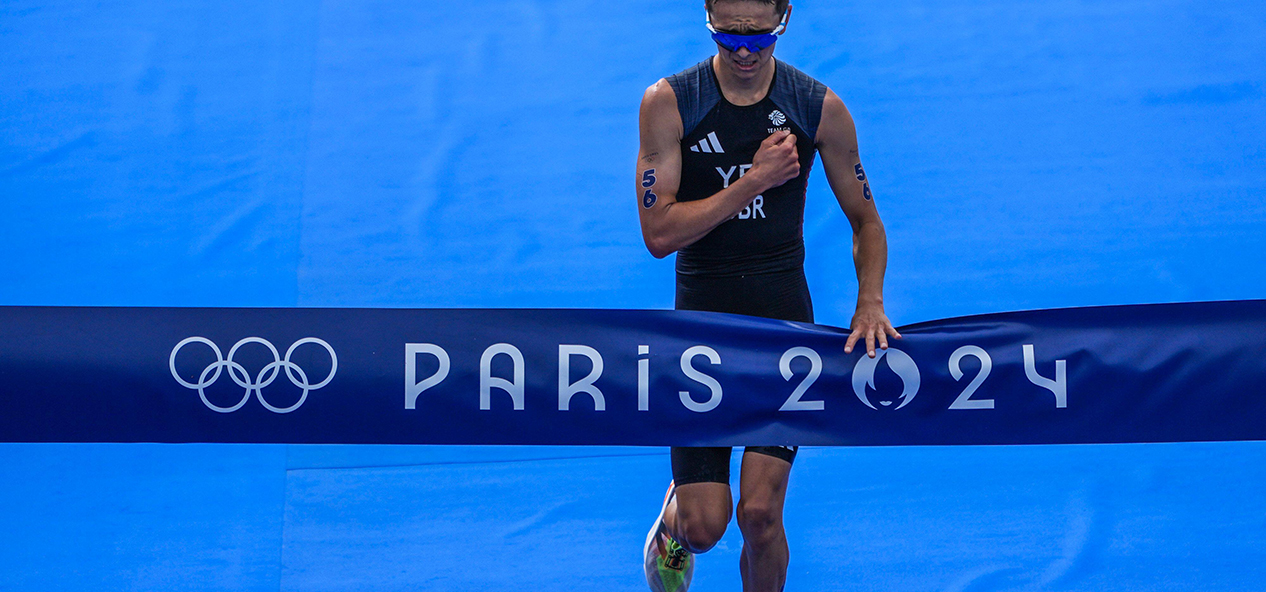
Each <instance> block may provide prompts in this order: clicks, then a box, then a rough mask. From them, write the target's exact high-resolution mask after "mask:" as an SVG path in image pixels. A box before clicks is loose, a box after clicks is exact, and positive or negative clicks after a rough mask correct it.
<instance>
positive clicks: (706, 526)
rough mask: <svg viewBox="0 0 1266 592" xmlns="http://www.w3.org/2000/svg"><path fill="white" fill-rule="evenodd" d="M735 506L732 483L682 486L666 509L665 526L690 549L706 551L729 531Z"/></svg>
mask: <svg viewBox="0 0 1266 592" xmlns="http://www.w3.org/2000/svg"><path fill="white" fill-rule="evenodd" d="M733 505H734V498H733V497H732V496H731V495H730V485H729V484H728V483H688V484H686V485H680V486H678V487H677V497H676V499H674V500H673V501H671V502H669V504H668V509H667V510H666V511H665V512H664V526H665V527H667V529H668V534H669V535H671V536H672V537H673V538H674V539H677V542H678V543H681V546H683V547H685V548H686V550H687V551H690V552H691V553H703V552H705V551H707V550H708V549H711V548H712V547H713V546H715V545H716V544H717V541H719V540H721V537H722V536H723V535H724V534H725V527H726V526H727V525H729V523H730V508H732V507H733Z"/></svg>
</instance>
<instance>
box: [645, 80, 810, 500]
mask: <svg viewBox="0 0 1266 592" xmlns="http://www.w3.org/2000/svg"><path fill="white" fill-rule="evenodd" d="M668 84H669V85H671V86H672V89H673V92H674V93H675V94H676V95H677V111H678V113H679V114H680V115H681V123H682V129H683V133H684V135H683V137H682V139H681V187H680V189H679V190H678V192H677V201H692V200H697V199H703V198H706V197H710V196H712V195H714V194H716V193H717V192H719V191H721V190H722V189H724V188H726V187H728V186H729V185H730V183H733V182H735V181H737V180H738V179H739V177H741V176H743V174H744V173H746V172H747V171H748V169H750V168H751V167H752V158H753V157H754V156H755V155H756V151H757V149H759V148H760V144H761V142H763V141H764V140H765V139H766V138H768V137H769V136H770V134H773V133H774V132H776V131H778V130H790V131H791V133H793V134H795V135H796V150H797V151H798V153H799V155H800V176H798V177H796V178H795V179H792V180H790V181H787V182H786V183H784V184H783V185H780V186H778V187H775V188H773V189H769V190H767V191H765V192H764V193H762V194H761V195H759V196H757V197H756V199H755V200H753V201H752V203H751V204H749V205H748V207H747V208H745V209H744V210H743V211H741V212H739V213H738V215H737V216H735V217H733V218H731V219H729V220H727V221H725V222H723V223H722V224H721V225H720V226H717V227H716V228H714V229H712V231H711V232H709V233H708V234H707V235H706V236H704V237H703V238H701V239H699V240H698V241H696V242H695V243H694V244H692V245H690V246H687V247H684V248H682V249H681V250H679V251H678V252H677V299H676V300H677V303H676V308H677V309H678V310H706V311H713V312H728V313H736V314H744V315H751V316H758V317H767V318H771V319H781V320H787V321H801V322H806V323H812V322H813V303H812V302H811V301H810V300H809V287H808V285H807V284H806V283H805V278H804V232H803V230H804V202H805V190H806V188H807V186H808V181H809V169H810V168H811V167H812V166H813V160H814V157H815V155H816V150H815V148H814V138H815V137H816V135H817V131H818V123H819V122H820V121H821V119H822V101H823V99H824V98H825V97H826V90H827V89H826V86H825V85H823V84H822V83H821V82H818V81H817V80H814V79H813V78H810V77H809V76H808V75H806V74H804V73H803V72H801V71H799V70H797V69H795V68H793V67H791V66H789V65H787V64H786V63H784V62H778V61H775V62H774V79H773V82H772V83H771V84H770V89H769V92H767V93H766V95H765V98H764V99H762V100H761V101H760V102H759V103H756V104H754V105H748V106H745V107H740V106H737V105H734V104H732V103H730V102H729V101H727V100H725V97H724V96H723V95H722V94H721V92H720V85H719V84H718V83H717V79H716V73H715V72H714V71H713V69H712V58H708V59H707V60H704V61H703V62H700V63H699V64H697V65H695V66H693V67H691V68H689V69H687V70H685V71H684V72H681V73H679V74H675V75H673V76H670V77H668ZM747 450H748V451H749V452H758V453H761V454H768V455H770V456H775V457H778V458H782V459H784V460H786V461H788V462H791V461H792V460H793V459H794V458H795V454H796V449H795V447H781V446H760V447H757V446H752V447H748V448H747ZM672 461H673V480H674V481H675V482H676V484H677V485H683V484H686V483H698V482H718V483H729V480H730V448H673V449H672Z"/></svg>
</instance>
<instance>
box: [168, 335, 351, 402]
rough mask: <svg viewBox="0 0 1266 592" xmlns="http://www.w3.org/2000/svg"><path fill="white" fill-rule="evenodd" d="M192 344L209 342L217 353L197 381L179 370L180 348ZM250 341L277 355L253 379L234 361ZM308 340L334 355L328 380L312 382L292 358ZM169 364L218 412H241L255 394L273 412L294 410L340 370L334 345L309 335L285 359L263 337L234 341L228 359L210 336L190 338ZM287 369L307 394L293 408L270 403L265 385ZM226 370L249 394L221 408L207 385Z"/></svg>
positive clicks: (178, 376) (184, 341) (289, 376)
mask: <svg viewBox="0 0 1266 592" xmlns="http://www.w3.org/2000/svg"><path fill="white" fill-rule="evenodd" d="M190 343H202V344H205V345H207V346H208V347H210V348H211V351H212V352H215V361H214V362H212V363H211V364H210V365H209V366H207V367H206V369H204V370H203V371H202V374H200V375H199V376H198V382H196V383H194V382H189V381H187V380H185V379H183V378H181V377H180V374H179V373H177V372H176V354H178V353H180V350H181V349H182V348H184V347H185V346H186V345H189V344H190ZM248 343H258V344H261V345H264V346H266V347H267V348H268V351H270V352H272V354H273V361H272V362H271V363H269V364H268V365H266V366H264V368H263V369H262V370H260V371H259V374H258V375H257V376H255V379H254V380H251V376H250V374H247V372H246V368H245V367H243V366H242V365H241V364H238V363H237V362H234V361H233V356H234V354H236V353H237V350H239V349H241V347H242V346H243V345H246V344H248ZM306 343H315V344H317V345H320V346H321V347H324V348H325V351H327V352H329V354H330V374H329V376H326V377H325V380H322V381H321V382H318V383H316V384H310V383H309V382H308V375H307V373H305V372H304V371H303V368H300V367H299V365H298V364H295V363H293V362H291V361H290V356H291V354H293V353H294V352H295V350H296V349H298V347H299V346H301V345H304V344H306ZM168 366H169V367H170V368H171V375H172V377H174V378H175V379H176V382H179V383H180V386H183V387H185V388H187V389H190V390H196V391H198V397H200V398H201V399H202V403H203V404H204V405H206V406H207V408H208V409H211V410H212V411H217V412H219V413H232V412H234V411H237V410H238V409H241V408H242V406H243V405H245V404H246V402H247V401H249V400H250V399H251V393H255V397H256V398H258V399H259V402H260V403H261V404H262V405H263V406H264V407H265V408H266V409H268V410H269V411H272V412H273V413H290V412H291V411H294V410H295V409H298V408H299V406H300V405H303V402H304V401H306V400H307V399H308V393H309V392H311V391H315V390H317V389H319V388H322V387H324V386H325V385H327V384H330V381H331V380H334V373H335V372H337V371H338V356H336V355H334V348H332V347H330V344H328V343H326V342H324V341H322V340H320V339H317V338H315V337H306V338H304V339H300V340H299V341H296V342H295V343H294V345H291V346H290V349H287V350H286V357H285V358H282V357H281V355H280V354H278V353H277V348H275V347H273V344H271V343H269V342H268V341H267V340H265V339H263V338H260V337H247V338H246V339H243V340H241V341H239V342H237V343H236V344H234V345H233V347H232V349H230V350H229V356H228V357H227V358H225V357H224V356H223V355H222V354H221V353H220V348H219V347H217V346H216V345H215V343H213V342H212V341H211V340H210V339H207V338H205V337H190V338H188V339H185V340H183V341H181V342H180V343H177V344H176V347H175V348H174V349H172V350H171V358H170V359H169V360H168ZM283 368H284V369H285V370H286V377H287V378H289V379H290V382H292V383H294V385H295V386H297V387H299V388H300V389H303V394H302V395H301V396H300V397H299V401H298V402H296V403H295V404H294V405H291V406H289V407H275V406H273V405H272V404H270V403H269V402H268V400H266V399H264V392H263V391H264V388H265V387H267V386H268V385H270V384H272V383H273V381H274V380H276V379H277V375H278V374H280V370H281V369H283ZM225 369H228V375H229V378H231V379H233V382H235V383H237V386H240V387H242V388H244V389H246V394H245V395H243V396H242V400H241V401H238V402H237V404H236V405H233V406H232V407H220V406H218V405H216V404H215V403H212V402H211V401H209V400H207V393H206V388H207V387H209V386H211V385H212V384H214V383H215V381H216V380H218V379H219V378H220V373H221V372H224V370H225Z"/></svg>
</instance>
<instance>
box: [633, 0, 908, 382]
mask: <svg viewBox="0 0 1266 592" xmlns="http://www.w3.org/2000/svg"><path fill="white" fill-rule="evenodd" d="M790 10H791V8H790V7H788V12H789V13H790ZM771 12H772V11H769V10H768V5H764V4H760V3H755V2H719V3H716V4H715V5H714V6H713V11H712V23H713V26H714V27H715V28H716V29H717V30H719V31H727V32H734V33H752V32H756V31H768V30H772V29H773V28H774V27H776V26H777V25H778V20H777V15H771V14H770V13H771ZM788 20H790V14H788ZM775 45H776V44H775ZM774 47H775V46H770V47H767V48H765V49H763V50H761V51H760V52H759V53H755V54H753V53H751V52H750V51H748V50H747V49H746V48H742V47H740V48H739V49H738V51H729V50H727V49H725V48H724V47H721V46H720V45H718V46H717V55H716V56H715V57H713V58H712V60H713V62H712V64H713V69H714V70H715V71H716V74H717V79H718V81H719V82H720V83H721V84H720V87H721V92H722V93H723V94H724V95H725V98H726V100H728V101H730V102H731V103H734V104H735V105H751V104H755V103H757V102H759V101H760V100H761V99H762V98H764V95H765V93H766V92H767V89H768V88H769V83H770V81H771V80H773V76H774V67H773V53H774ZM638 128H639V134H640V137H641V147H640V149H639V151H638V158H637V196H638V202H639V203H638V212H639V216H640V220H641V226H642V239H643V240H644V241H645V243H646V248H647V249H648V250H649V251H650V252H651V254H652V255H654V256H655V257H657V258H663V257H667V256H668V255H670V254H672V253H674V252H676V251H677V250H678V249H680V248H682V247H685V246H687V245H690V244H692V243H694V242H695V241H697V240H699V239H700V238H703V237H704V236H705V235H707V234H708V233H709V232H711V231H712V229H713V228H716V227H717V226H719V225H720V224H721V223H722V222H725V221H726V220H728V219H730V218H731V217H733V216H734V215H735V214H738V213H739V211H741V210H742V209H743V208H745V207H747V205H748V204H749V203H751V201H752V200H753V199H755V197H756V196H757V195H760V194H761V192H763V191H765V190H767V189H769V188H771V187H777V186H779V185H782V184H783V183H786V182H787V181H789V180H791V179H794V178H795V177H796V176H797V175H799V174H800V163H799V160H798V159H799V154H798V153H797V151H796V144H795V140H796V139H795V137H794V136H792V135H791V133H790V132H786V131H779V132H776V133H774V134H772V135H771V136H769V138H767V139H766V140H765V141H764V142H762V143H761V147H760V149H759V150H758V151H757V152H756V156H755V158H753V160H752V169H751V170H750V171H748V172H747V174H746V175H744V176H743V177H741V178H739V179H738V180H737V181H736V182H734V183H731V184H730V186H729V187H727V188H725V189H723V190H721V191H719V192H717V193H715V194H713V195H712V196H711V197H708V198H705V199H701V200H695V201H689V202H678V201H677V200H676V195H677V191H678V189H679V187H680V183H681V139H682V136H683V135H684V130H683V129H682V122H681V116H680V114H678V112H677V97H676V95H675V94H674V93H673V89H672V87H671V86H669V84H668V81H667V80H663V79H660V80H659V81H658V82H656V83H655V84H653V85H651V87H650V88H648V89H647V90H646V93H645V94H644V95H643V97H642V106H641V111H640V116H639V123H638ZM814 143H815V144H816V147H817V149H818V154H819V157H820V158H821V159H822V166H823V168H824V169H825V170H826V176H827V181H828V183H829V184H830V186H831V190H832V191H833V192H834V193H835V198H836V200H837V201H838V202H839V204H840V208H841V209H842V210H843V211H844V215H845V216H847V217H848V221H849V224H850V225H851V226H852V228H853V263H854V266H855V268H856V272H857V282H858V290H857V308H856V311H855V313H854V315H853V320H852V323H851V326H850V328H851V329H852V333H850V334H849V337H848V340H847V341H846V342H845V346H844V351H845V353H852V351H853V347H854V346H855V345H856V343H857V342H858V341H859V340H862V339H864V340H865V343H866V352H867V354H868V355H869V356H871V357H874V356H875V345H876V343H877V344H878V345H879V347H880V348H883V349H887V348H888V337H890V336H891V337H895V338H900V337H901V335H900V334H899V333H897V330H896V329H894V328H893V326H892V322H891V321H890V320H889V319H888V316H887V315H886V314H885V313H884V299H883V281H884V270H885V269H886V268H887V265H888V240H887V235H886V234H885V232H884V225H883V222H882V221H881V220H880V218H879V212H878V210H876V208H875V202H874V200H873V199H869V193H870V189H869V180H867V179H865V178H864V177H863V179H862V180H859V179H858V178H857V177H858V176H859V175H858V173H857V172H856V171H857V170H858V165H860V164H861V157H860V156H859V153H858V147H857V130H856V128H855V126H854V124H853V118H852V116H851V115H850V114H849V112H848V109H847V108H846V107H845V106H844V102H843V101H842V100H840V98H839V96H837V95H836V94H835V93H834V92H833V91H829V90H828V91H827V95H826V99H825V101H824V102H823V105H822V121H821V123H820V124H819V127H818V132H817V137H816V138H814ZM651 169H654V171H655V172H654V175H653V177H654V178H655V183H654V184H653V185H652V186H651V187H644V186H643V181H644V180H645V177H644V175H645V173H646V172H647V171H649V170H651ZM647 190H650V191H652V192H653V194H654V196H655V199H654V200H653V202H654V203H653V204H652V205H651V207H644V206H645V205H646V202H647V201H651V200H646V201H644V197H645V196H646V191H647Z"/></svg>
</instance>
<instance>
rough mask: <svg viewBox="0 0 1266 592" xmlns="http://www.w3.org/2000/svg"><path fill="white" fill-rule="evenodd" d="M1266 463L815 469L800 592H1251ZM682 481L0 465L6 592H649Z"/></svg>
mask: <svg viewBox="0 0 1266 592" xmlns="http://www.w3.org/2000/svg"><path fill="white" fill-rule="evenodd" d="M736 460H737V453H736ZM1263 461H1266V444H1259V443H1230V444H1149V445H1116V446H1038V447H961V448H875V449H829V448H807V449H804V450H802V452H801V455H800V457H799V458H798V460H797V465H796V468H795V470H794V471H793V473H792V480H791V486H790V493H789V497H788V504H787V531H788V539H789V542H790V546H791V549H792V563H791V567H790V571H789V576H788V585H787V590H791V591H795V590H822V591H826V590H840V591H845V590H879V591H909V592H919V591H928V592H934V591H935V592H964V591H976V592H983V591H997V592H1003V591H1020V590H1049V591H1087V592H1089V591H1097V592H1105V591H1109V592H1110V591H1118V590H1119V591H1123V592H1124V591H1130V592H1152V591H1157V592H1160V591H1179V590H1226V591H1244V592H1256V591H1260V590H1261V589H1262V588H1261V582H1262V581H1264V580H1263V578H1264V577H1266V497H1263V496H1262V495H1261V493H1260V485H1259V484H1260V483H1262V482H1266V462H1263ZM668 464H669V463H668V456H667V454H666V452H665V451H662V450H657V449H641V448H611V449H607V448H571V449H569V448H540V449H537V448H506V447H481V448H439V447H384V448H378V447H368V446H337V447H334V446H242V445H179V446H175V445H95V446H88V445H75V446H65V445H4V446H0V466H4V467H5V468H6V477H7V479H6V486H5V488H4V489H3V491H2V492H0V508H3V510H4V511H3V514H2V515H0V532H3V533H5V534H4V537H3V541H2V542H0V573H3V574H4V577H3V578H0V588H2V589H5V590H269V591H272V590H279V589H280V590H283V591H290V590H293V591H320V590H331V591H333V590H346V591H352V590H382V591H394V590H454V589H460V590H488V591H495V590H524V589H528V590H628V591H640V590H643V589H644V586H645V584H644V583H643V582H642V576H641V573H640V561H641V545H642V542H643V539H644V537H645V530H646V528H648V527H649V525H650V521H651V520H653V518H654V515H655V513H656V512H657V511H658V509H659V503H660V501H661V500H662V495H663V490H664V487H665V485H666V483H667V481H668V478H669V477H668V470H669V466H668ZM735 464H736V467H737V462H736V463H735ZM741 545H742V541H741V537H740V536H739V534H738V531H737V528H736V527H735V526H734V525H733V524H731V528H730V529H729V531H728V532H727V534H726V536H725V538H724V539H723V540H722V541H721V542H720V543H719V544H718V545H717V547H716V548H715V549H713V550H712V551H711V552H709V553H707V554H706V555H703V556H701V557H700V558H699V561H698V567H697V571H696V583H695V586H694V587H693V588H692V590H696V591H698V592H708V591H720V590H737V589H739V587H740V582H739V579H738V570H737V566H738V555H739V551H740V548H741Z"/></svg>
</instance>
